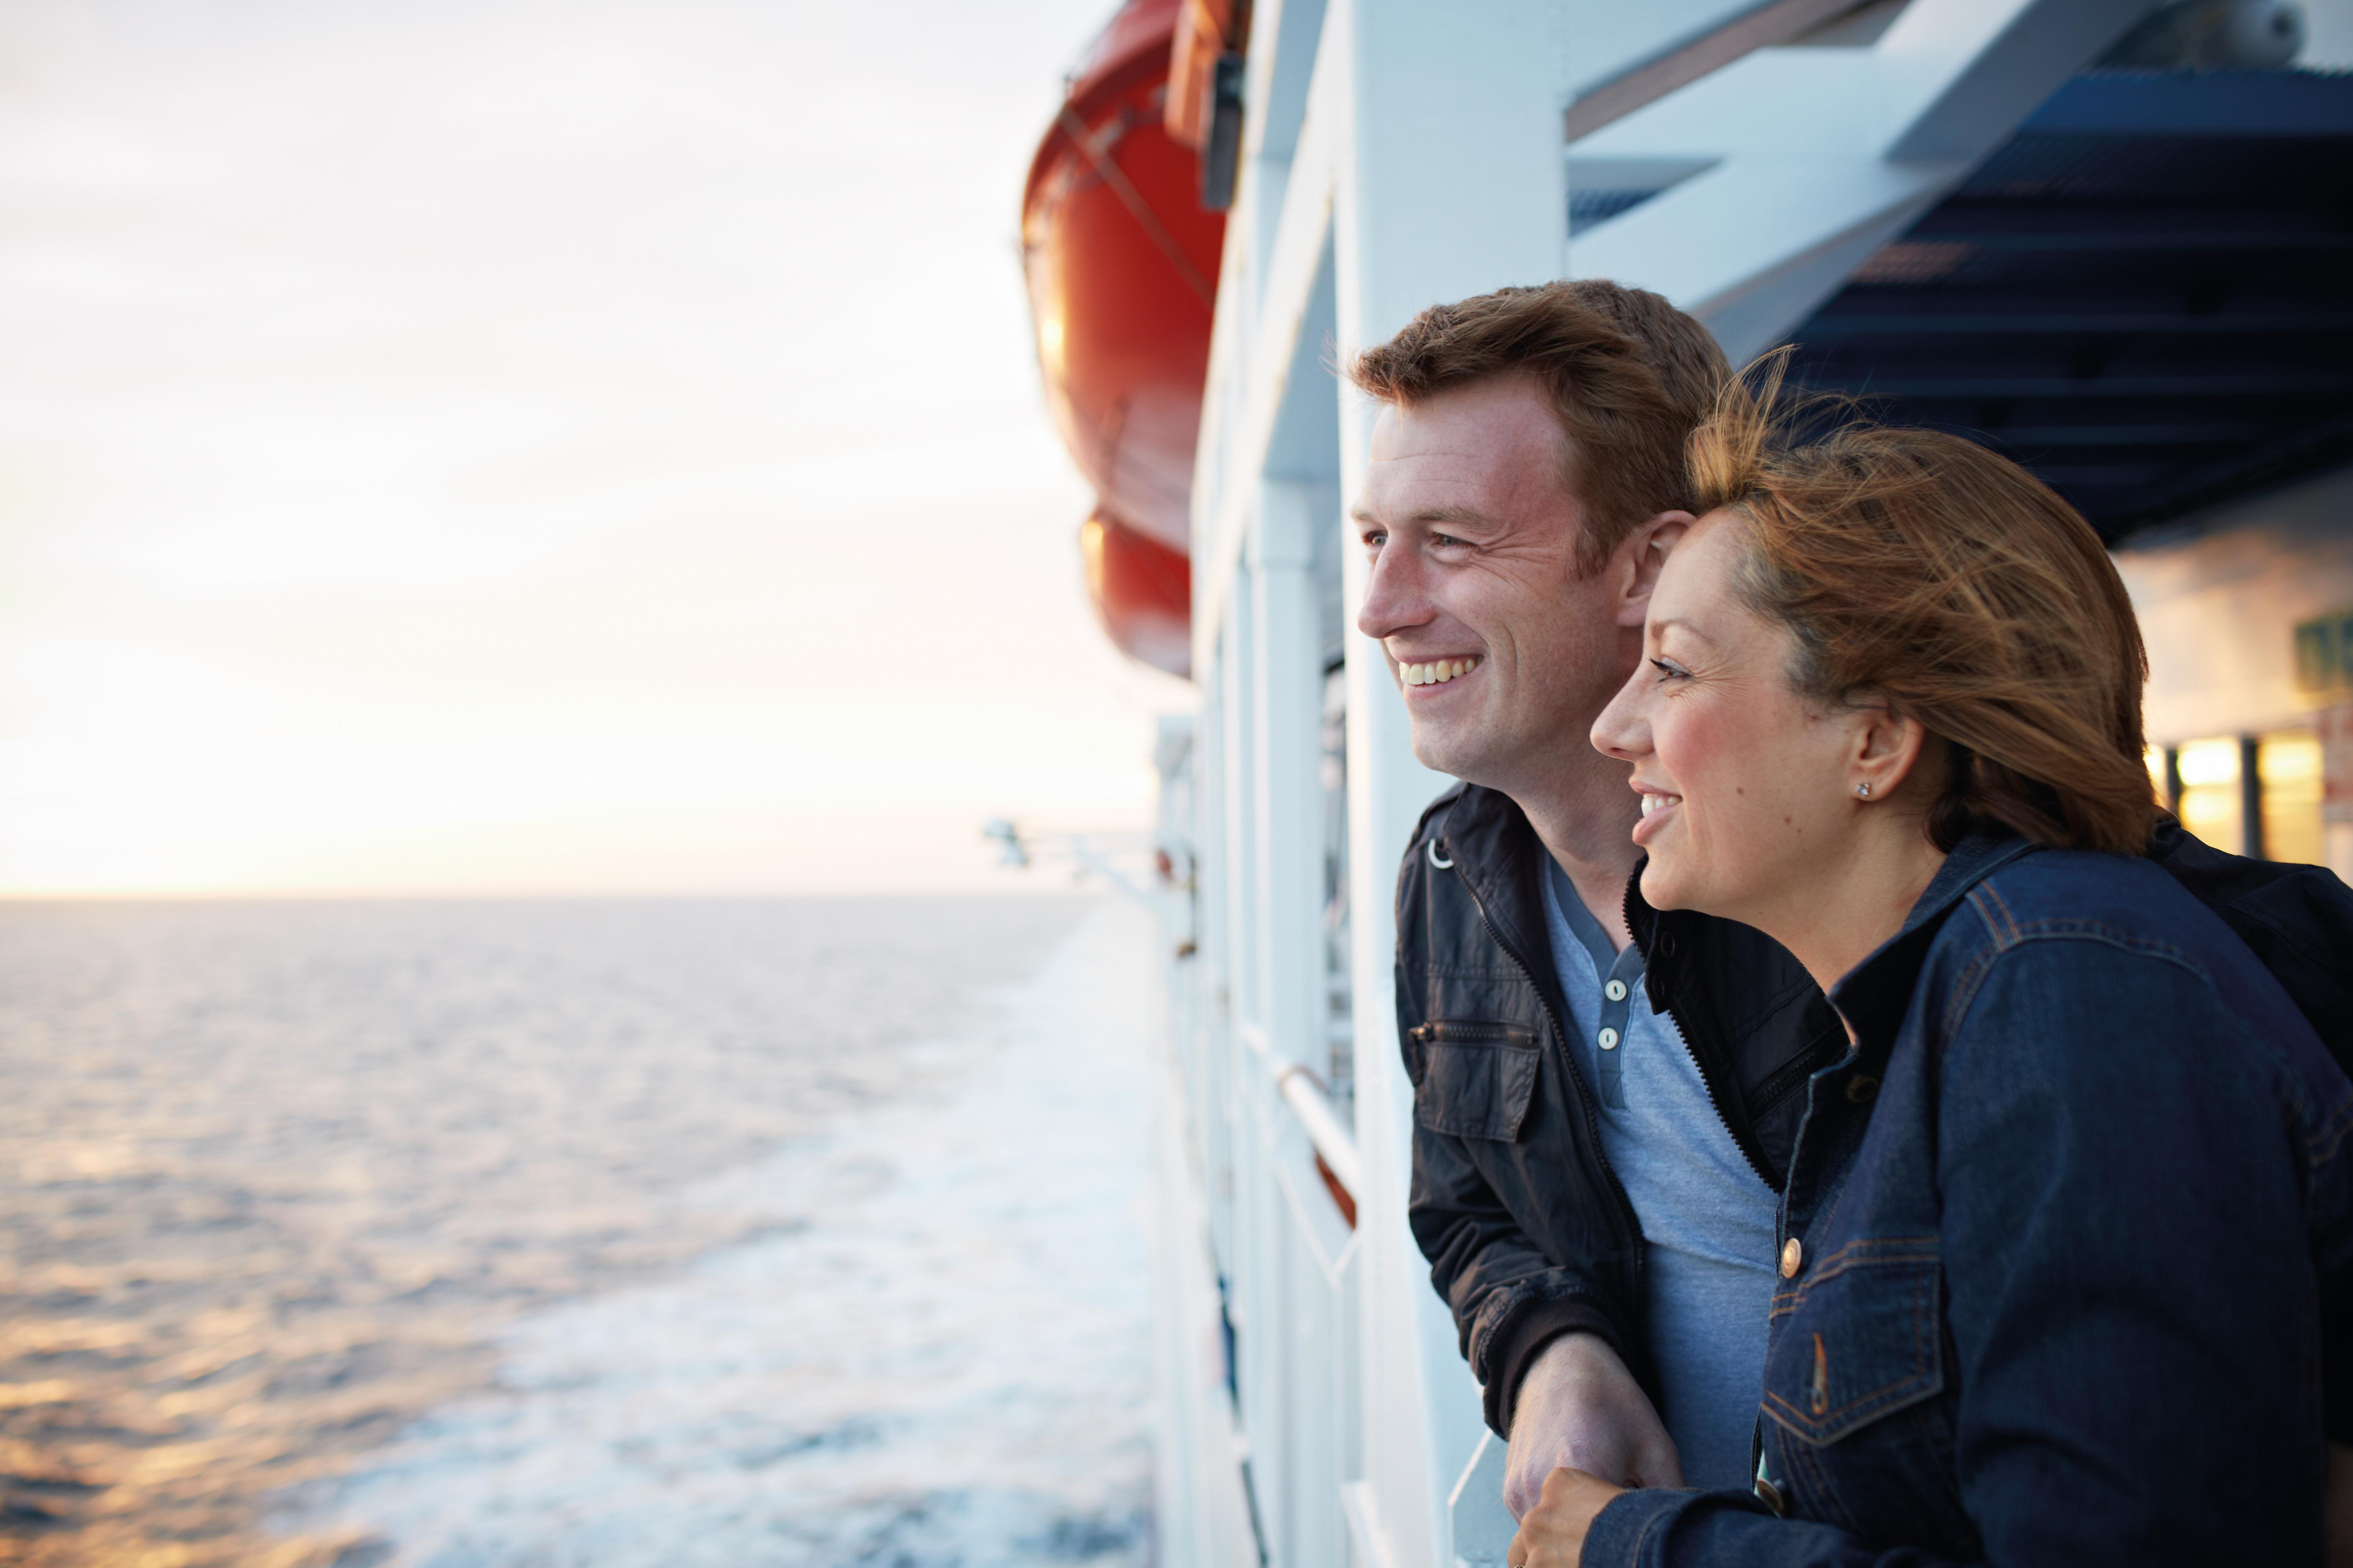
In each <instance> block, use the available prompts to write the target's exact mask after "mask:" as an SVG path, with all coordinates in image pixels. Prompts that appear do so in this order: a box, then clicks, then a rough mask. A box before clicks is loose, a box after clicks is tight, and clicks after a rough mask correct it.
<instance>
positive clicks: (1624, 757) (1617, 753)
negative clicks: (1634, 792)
mask: <svg viewBox="0 0 2353 1568" xmlns="http://www.w3.org/2000/svg"><path fill="white" fill-rule="evenodd" d="M1649 673H1650V667H1649V666H1647V665H1637V666H1635V667H1634V673H1633V674H1631V675H1630V676H1628V677H1627V678H1626V684H1625V685H1623V686H1621V687H1620V688H1619V689H1618V695H1617V696H1615V697H1612V698H1611V699H1610V700H1609V706H1608V707H1607V708H1604V709H1603V710H1601V716H1600V717H1599V719H1596V720H1595V721H1593V730H1592V733H1591V734H1590V736H1589V737H1588V738H1589V739H1590V740H1591V741H1592V742H1593V749H1594V750H1595V751H1597V752H1600V753H1601V754H1602V755H1603V756H1605V757H1615V758H1617V759H1618V760H1619V761H1620V762H1621V763H1630V762H1633V761H1635V760H1637V759H1638V758H1641V757H1642V756H1644V755H1647V754H1648V753H1649V752H1650V750H1651V726H1650V721H1648V720H1647V719H1646V718H1644V716H1643V714H1642V694H1643V691H1644V689H1645V682H1644V681H1643V679H1642V678H1643V677H1644V676H1646V675H1648V674H1649Z"/></svg>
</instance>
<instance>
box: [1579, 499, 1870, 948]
mask: <svg viewBox="0 0 2353 1568" xmlns="http://www.w3.org/2000/svg"><path fill="white" fill-rule="evenodd" d="M1746 530H1747V524H1746V522H1745V521H1743V520H1742V519H1741V517H1740V516H1739V514H1737V513H1736V512H1731V511H1725V510H1718V511H1713V512H1710V513H1708V515H1707V516H1705V517H1704V518H1702V519H1700V520H1699V521H1698V522H1696V523H1694V524H1693V525H1692V528H1691V531H1689V532H1688V533H1686V534H1684V535H1683V539H1682V541H1681V542H1679V543H1677V544H1676V545H1675V546H1674V549H1673V551H1672V553H1671V554H1669V556H1668V557H1667V560H1666V563H1665V565H1664V567H1663V568H1662V570H1661V572H1660V574H1659V582H1658V587H1657V589H1656V590H1655V591H1654V592H1653V593H1652V594H1651V607H1650V618H1649V620H1648V621H1647V622H1646V623H1645V625H1644V626H1643V631H1642V638H1643V650H1642V651H1643V654H1644V656H1645V657H1644V660H1643V663H1642V665H1641V667H1640V668H1637V669H1636V670H1635V672H1634V675H1633V678H1632V679H1630V680H1629V681H1627V683H1626V685H1625V687H1624V688H1623V689H1620V691H1619V693H1618V695H1617V696H1616V697H1615V698H1613V699H1612V700H1610V703H1609V707H1608V708H1606V709H1604V710H1602V714H1601V717H1600V718H1599V720H1597V721H1595V722H1594V725H1593V743H1594V745H1595V746H1597V747H1598V748H1599V749H1600V750H1601V751H1603V752H1607V753H1608V754H1609V755H1610V756H1613V757H1617V758H1620V759H1621V760H1622V761H1625V762H1629V763H1632V764H1633V766H1634V778H1633V784H1634V788H1635V790H1636V791H1637V792H1638V793H1639V794H1641V795H1642V797H1643V801H1642V808H1643V813H1644V815H1643V816H1642V819H1641V822H1640V823H1639V824H1637V825H1636V826H1635V828H1634V842H1635V843H1636V844H1638V845H1640V846H1641V847H1642V848H1643V849H1644V850H1645V851H1646V852H1647V853H1648V854H1649V856H1650V864H1649V865H1648V866H1647V867H1646V868H1644V869H1643V872H1642V896H1643V898H1645V899H1647V900H1650V902H1651V907H1652V908H1654V909H1662V910H1702V911H1704V912H1705V913H1708V914H1715V915H1724V916H1727V917H1729V918H1731V919H1735V920H1746V921H1747V922H1748V923H1750V924H1758V923H1760V922H1759V921H1758V920H1757V919H1756V918H1755V917H1756V916H1757V914H1758V913H1759V912H1761V911H1764V910H1769V909H1772V908H1774V907H1776V906H1777V905H1778V903H1779V902H1781V901H1782V900H1785V899H1786V898H1787V897H1788V896H1790V895H1791V894H1793V893H1795V892H1796V891H1797V889H1799V888H1801V887H1802V886H1803V885H1804V884H1805V883H1807V882H1810V881H1812V880H1814V879H1816V877H1817V876H1819V874H1820V871H1821V870H1822V869H1823V868H1824V867H1825V866H1826V865H1827V864H1829V863H1830V862H1831V860H1834V859H1835V858H1837V857H1839V856H1840V855H1841V853H1843V852H1844V851H1845V850H1846V849H1848V848H1849V847H1851V846H1850V843H1849V840H1850V839H1851V837H1852V831H1853V828H1854V825H1855V817H1856V810H1855V808H1856V806H1857V805H1859V804H1860V803H1859V802H1857V801H1856V800H1855V799H1854V798H1852V793H1851V791H1852V786H1851V785H1850V784H1849V783H1848V782H1847V780H1848V773H1849V769H1850V767H1851V764H1852V761H1853V757H1854V752H1853V741H1854V726H1853V722H1852V719H1853V713H1852V710H1846V709H1843V708H1837V707H1826V706H1824V705H1822V704H1820V703H1818V702H1816V701H1813V700H1810V699H1808V698H1805V697H1803V696H1800V695H1799V693H1798V691H1797V690H1796V689H1794V688H1793V687H1792V686H1791V685H1790V682H1789V670H1790V668H1791V666H1792V663H1793V661H1794V658H1795V655H1796V651H1797V644H1796V639H1795V638H1794V637H1791V636H1790V634H1789V633H1788V631H1787V630H1786V629H1785V628H1783V627H1781V626H1778V625H1776V624H1774V623H1772V622H1770V621H1767V620H1766V619H1765V618H1764V617H1762V616H1758V615H1757V613H1756V612H1754V611H1752V610H1751V609H1749V608H1748V607H1747V605H1746V604H1744V603H1743V602H1742V600H1741V598H1740V596H1739V595H1738V594H1737V593H1736V591H1735V588H1734V585H1733V584H1734V581H1735V574H1736V572H1737V571H1738V569H1739V567H1740V565H1741V563H1742V562H1743V560H1744V558H1745V552H1746V547H1747V541H1746Z"/></svg>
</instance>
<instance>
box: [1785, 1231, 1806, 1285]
mask: <svg viewBox="0 0 2353 1568" xmlns="http://www.w3.org/2000/svg"><path fill="white" fill-rule="evenodd" d="M1805 1263H1806V1249H1805V1247H1804V1246H1803V1245H1802V1244H1800V1243H1799V1240H1798V1238H1797V1237H1794V1236H1793V1237H1790V1238H1789V1239H1788V1240H1787V1241H1785V1242H1783V1243H1782V1244H1781V1278H1782V1279H1796V1278H1797V1277H1798V1270H1799V1269H1800V1268H1804V1267H1805Z"/></svg>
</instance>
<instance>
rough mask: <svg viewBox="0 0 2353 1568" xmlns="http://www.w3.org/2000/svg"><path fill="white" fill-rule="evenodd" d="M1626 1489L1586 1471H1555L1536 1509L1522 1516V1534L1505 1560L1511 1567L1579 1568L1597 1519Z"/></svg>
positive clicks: (1514, 1539) (1514, 1538) (1547, 1478)
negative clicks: (1589, 1532) (1588, 1536)
mask: <svg viewBox="0 0 2353 1568" xmlns="http://www.w3.org/2000/svg"><path fill="white" fill-rule="evenodd" d="M1624 1490H1625V1488H1624V1487H1613V1486H1611V1485H1610V1484H1609V1482H1608V1481H1605V1480H1603V1479H1601V1478H1600V1477H1599V1476H1595V1475H1588V1474H1587V1473H1586V1472H1585V1471H1583V1470H1555V1471H1554V1472H1553V1473H1552V1474H1550V1475H1548V1476H1546V1478H1545V1484H1544V1496H1543V1497H1542V1498H1540V1499H1538V1500H1537V1502H1536V1506H1535V1507H1534V1508H1532V1509H1530V1510H1528V1511H1527V1512H1526V1513H1525V1514H1523V1515H1521V1516H1520V1532H1519V1533H1518V1534H1517V1535H1515V1536H1514V1537H1512V1549H1511V1550H1510V1551H1509V1552H1505V1553H1504V1562H1505V1563H1508V1564H1510V1568H1577V1563H1578V1562H1579V1560H1580V1559H1582V1558H1583V1557H1584V1555H1585V1532H1586V1531H1588V1530H1590V1529H1592V1528H1593V1516H1594V1515H1595V1514H1598V1513H1599V1512H1600V1511H1601V1510H1602V1508H1603V1506H1604V1505H1606V1504H1607V1503H1608V1502H1609V1500H1610V1499H1611V1498H1614V1497H1616V1496H1617V1495H1618V1494H1619V1493H1620V1492H1622V1491H1624Z"/></svg>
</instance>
